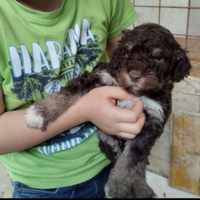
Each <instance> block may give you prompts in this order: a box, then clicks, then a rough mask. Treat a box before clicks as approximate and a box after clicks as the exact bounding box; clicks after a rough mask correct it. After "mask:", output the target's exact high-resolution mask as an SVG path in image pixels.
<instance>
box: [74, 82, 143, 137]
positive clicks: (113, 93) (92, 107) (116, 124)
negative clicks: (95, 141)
mask: <svg viewBox="0 0 200 200" xmlns="http://www.w3.org/2000/svg"><path fill="white" fill-rule="evenodd" d="M134 98H135V97H134V96H131V95H130V94H129V93H127V92H126V91H125V90H124V89H122V88H120V87H113V86H104V87H99V88H95V89H93V90H91V91H90V92H89V93H87V94H86V95H85V96H83V97H82V98H81V99H80V101H79V102H78V105H79V110H80V115H81V117H82V118H83V119H84V121H91V122H92V123H94V124H95V125H96V126H97V127H99V128H100V129H101V130H103V131H105V132H106V133H108V134H112V135H116V136H118V137H120V138H122V139H133V138H134V137H135V136H136V135H137V134H138V133H140V131H141V129H142V127H143V125H144V122H145V115H144V113H143V104H142V101H141V100H139V101H137V102H136V103H135V105H134V106H133V108H132V109H131V110H130V109H124V108H120V107H118V106H116V100H115V99H118V100H132V99H134Z"/></svg>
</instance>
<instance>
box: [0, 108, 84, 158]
mask: <svg viewBox="0 0 200 200" xmlns="http://www.w3.org/2000/svg"><path fill="white" fill-rule="evenodd" d="M24 114H25V110H17V111H10V112H5V113H4V114H2V115H1V116H0V155H2V154H6V153H11V152H16V151H21V150H24V149H27V148H30V147H33V146H35V145H37V144H39V143H41V142H44V141H46V140H47V139H49V138H51V137H54V136H55V135H57V134H59V133H61V132H62V131H64V130H67V129H69V128H71V127H73V126H76V125H78V124H81V123H83V122H84V121H82V119H81V117H80V116H79V113H78V110H77V107H76V106H72V107H71V108H69V109H68V111H67V112H64V113H63V114H61V115H60V116H59V117H58V118H57V119H56V120H55V121H53V122H51V123H49V125H48V126H47V129H46V130H45V131H44V132H41V130H39V129H31V128H28V127H27V126H26V124H25V122H24Z"/></svg>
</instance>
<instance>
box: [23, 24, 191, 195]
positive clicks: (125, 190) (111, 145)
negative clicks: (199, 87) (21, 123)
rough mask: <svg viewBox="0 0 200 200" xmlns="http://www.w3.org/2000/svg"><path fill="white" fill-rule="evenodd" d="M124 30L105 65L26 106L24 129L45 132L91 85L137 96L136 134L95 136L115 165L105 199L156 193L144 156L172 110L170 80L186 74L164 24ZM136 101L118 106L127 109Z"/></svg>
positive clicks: (181, 55) (183, 57) (100, 133)
mask: <svg viewBox="0 0 200 200" xmlns="http://www.w3.org/2000/svg"><path fill="white" fill-rule="evenodd" d="M124 34H125V35H124V37H123V38H122V40H121V41H120V44H119V46H118V48H117V49H116V50H115V51H114V53H113V55H112V58H111V61H110V63H108V64H107V63H100V64H99V65H98V66H97V67H96V68H95V69H94V71H93V72H91V73H89V72H85V73H84V74H83V75H81V76H80V77H77V78H76V79H73V80H72V81H70V82H69V84H68V85H67V86H65V87H63V88H61V90H60V91H59V92H55V93H54V94H52V95H51V96H49V97H48V98H46V99H44V100H43V101H41V102H39V103H37V104H34V105H32V106H31V107H30V108H29V109H27V113H26V115H25V122H26V123H27V125H28V126H29V127H33V128H40V129H42V130H45V128H46V125H47V124H48V122H50V121H53V120H54V119H55V118H56V117H57V116H58V115H60V114H61V112H62V111H63V110H64V109H66V108H68V107H70V106H71V105H72V104H73V102H75V101H76V100H77V99H78V98H80V97H81V96H83V95H84V94H86V93H87V92H89V91H90V90H91V89H93V88H95V87H100V86H104V85H114V86H121V87H123V88H124V89H126V90H127V91H128V92H129V93H133V94H135V95H137V96H139V98H141V99H142V101H143V105H144V112H145V114H146V122H145V124H144V127H143V129H142V131H141V133H140V134H138V135H137V136H136V137H135V138H134V139H132V140H127V141H124V140H122V139H119V138H117V137H116V136H112V135H108V134H106V133H104V132H103V131H101V130H98V133H97V134H98V136H99V138H100V144H99V146H100V148H101V150H102V151H103V152H104V153H105V154H106V156H107V157H108V158H109V159H110V160H111V161H112V162H113V163H115V165H114V168H113V170H112V171H111V174H110V176H109V180H108V182H107V183H106V186H105V191H106V197H112V198H127V197H130V198H152V197H155V196H156V195H155V193H154V192H153V190H152V189H151V188H150V187H149V186H148V184H147V183H146V177H145V170H146V165H147V164H148V156H149V154H150V150H151V148H152V146H153V145H154V143H155V141H156V139H157V138H158V137H160V135H161V134H162V133H163V128H164V125H165V123H166V121H167V119H168V117H169V115H170V114H171V104H172V100H171V91H172V89H173V86H174V82H179V81H181V80H182V79H184V77H187V76H188V75H189V71H190V69H191V64H190V62H189V59H188V57H187V56H186V51H185V50H184V49H182V48H181V47H180V45H179V44H178V43H177V42H176V41H175V39H174V37H173V35H172V34H171V33H170V31H169V30H167V29H166V28H164V27H163V26H160V25H157V24H152V23H148V24H142V25H140V26H137V27H136V28H134V29H133V30H128V31H125V32H124ZM135 101H136V100H134V101H118V102H117V104H118V105H119V106H121V107H126V108H131V107H132V106H133V105H134V102H135ZM58 102H59V106H58Z"/></svg>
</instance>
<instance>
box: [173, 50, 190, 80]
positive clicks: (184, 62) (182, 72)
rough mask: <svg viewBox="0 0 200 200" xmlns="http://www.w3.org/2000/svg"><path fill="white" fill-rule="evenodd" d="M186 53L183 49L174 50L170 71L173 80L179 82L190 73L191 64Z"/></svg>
mask: <svg viewBox="0 0 200 200" xmlns="http://www.w3.org/2000/svg"><path fill="white" fill-rule="evenodd" d="M186 53H187V52H186V51H185V50H183V49H181V50H175V51H174V60H173V63H174V64H173V65H174V67H173V68H174V69H173V72H172V80H173V81H174V82H180V81H181V80H183V79H184V78H185V77H187V76H188V75H189V74H190V69H191V68H192V66H191V63H190V60H189V58H188V57H187V55H186Z"/></svg>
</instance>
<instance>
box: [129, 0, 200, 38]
mask: <svg viewBox="0 0 200 200" xmlns="http://www.w3.org/2000/svg"><path fill="white" fill-rule="evenodd" d="M132 2H133V0H132ZM159 3H161V5H160V6H161V9H160V24H161V25H163V26H165V27H167V28H168V29H169V30H170V31H171V32H172V33H174V34H186V30H188V32H187V33H188V35H197V36H200V9H199V8H200V0H191V5H190V7H195V8H198V9H194V8H191V9H190V14H189V26H188V29H187V19H188V8H187V7H188V5H189V4H188V3H189V0H135V5H136V6H135V9H136V11H137V12H138V20H137V22H136V24H135V25H139V24H141V23H146V22H154V23H159V8H158V7H150V6H159ZM137 5H140V6H145V7H137ZM162 6H170V7H185V8H163V7H162Z"/></svg>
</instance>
